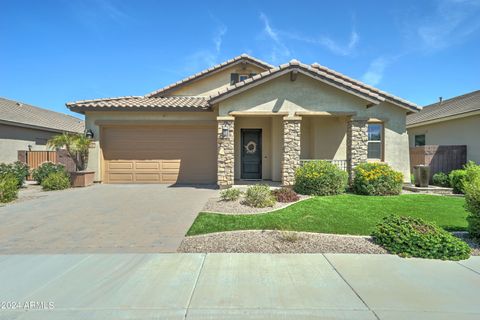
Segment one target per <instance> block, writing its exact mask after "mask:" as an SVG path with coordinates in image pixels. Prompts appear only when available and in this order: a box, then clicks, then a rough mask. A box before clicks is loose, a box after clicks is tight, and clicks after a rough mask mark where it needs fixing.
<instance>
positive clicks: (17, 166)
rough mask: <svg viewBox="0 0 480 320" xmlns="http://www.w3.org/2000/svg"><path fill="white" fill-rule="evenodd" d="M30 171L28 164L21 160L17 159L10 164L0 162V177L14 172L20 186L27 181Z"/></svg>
mask: <svg viewBox="0 0 480 320" xmlns="http://www.w3.org/2000/svg"><path fill="white" fill-rule="evenodd" d="M28 173H29V167H28V165H27V164H26V163H23V162H20V161H15V162H14V163H10V164H5V163H1V164H0V177H1V176H4V175H7V174H12V175H13V176H14V177H15V178H16V180H17V185H18V187H19V188H20V187H21V186H23V184H24V183H25V179H26V178H27V176H28Z"/></svg>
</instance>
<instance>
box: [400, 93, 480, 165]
mask: <svg viewBox="0 0 480 320" xmlns="http://www.w3.org/2000/svg"><path fill="white" fill-rule="evenodd" d="M407 130H408V135H409V140H410V147H418V146H423V145H447V146H449V145H466V146H467V161H475V162H476V163H480V90H477V91H473V92H470V93H467V94H464V95H461V96H458V97H454V98H451V99H448V100H443V99H440V100H439V101H438V102H437V103H434V104H431V105H428V106H425V107H423V108H422V110H421V111H420V112H418V113H416V114H411V115H409V116H408V117H407Z"/></svg>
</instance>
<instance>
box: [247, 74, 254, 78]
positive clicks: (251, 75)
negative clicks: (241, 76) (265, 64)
mask: <svg viewBox="0 0 480 320" xmlns="http://www.w3.org/2000/svg"><path fill="white" fill-rule="evenodd" d="M254 75H256V73H250V74H249V75H248V76H249V77H250V78H251V77H253V76H254Z"/></svg>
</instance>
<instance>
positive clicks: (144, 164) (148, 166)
mask: <svg viewBox="0 0 480 320" xmlns="http://www.w3.org/2000/svg"><path fill="white" fill-rule="evenodd" d="M135 169H136V170H159V169H160V161H135Z"/></svg>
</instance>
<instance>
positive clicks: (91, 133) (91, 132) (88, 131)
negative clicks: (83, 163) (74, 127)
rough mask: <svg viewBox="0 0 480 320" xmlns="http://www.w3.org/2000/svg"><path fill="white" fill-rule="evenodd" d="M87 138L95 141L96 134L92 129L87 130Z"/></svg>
mask: <svg viewBox="0 0 480 320" xmlns="http://www.w3.org/2000/svg"><path fill="white" fill-rule="evenodd" d="M85 137H87V138H88V139H93V137H94V134H93V131H92V129H87V130H85Z"/></svg>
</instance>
